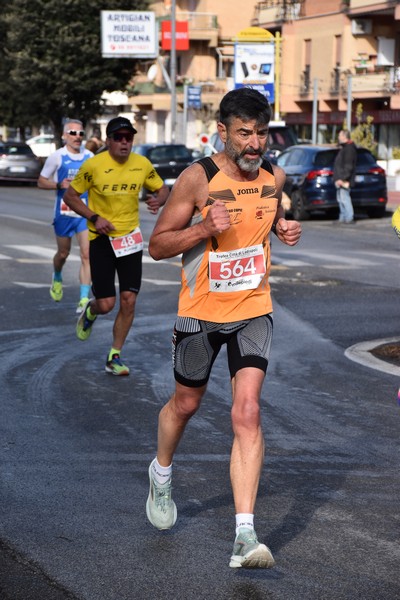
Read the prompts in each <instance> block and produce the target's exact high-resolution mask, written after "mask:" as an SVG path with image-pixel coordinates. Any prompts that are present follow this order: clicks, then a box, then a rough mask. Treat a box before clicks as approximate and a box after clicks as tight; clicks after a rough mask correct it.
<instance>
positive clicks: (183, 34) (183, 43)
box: [161, 21, 189, 50]
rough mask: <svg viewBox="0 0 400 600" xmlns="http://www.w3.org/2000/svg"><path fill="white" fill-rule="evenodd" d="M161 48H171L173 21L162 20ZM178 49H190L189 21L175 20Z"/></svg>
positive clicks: (176, 45) (176, 46)
mask: <svg viewBox="0 0 400 600" xmlns="http://www.w3.org/2000/svg"><path fill="white" fill-rule="evenodd" d="M161 48H162V49H163V50H171V21H161ZM175 48H176V50H189V24H188V22H187V21H176V22H175Z"/></svg>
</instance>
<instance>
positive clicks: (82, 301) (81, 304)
mask: <svg viewBox="0 0 400 600" xmlns="http://www.w3.org/2000/svg"><path fill="white" fill-rule="evenodd" d="M88 302H89V298H81V299H80V300H79V302H78V306H77V307H76V313H77V314H78V315H79V314H80V313H81V312H82V311H83V309H84V308H85V306H86V304H87V303H88Z"/></svg>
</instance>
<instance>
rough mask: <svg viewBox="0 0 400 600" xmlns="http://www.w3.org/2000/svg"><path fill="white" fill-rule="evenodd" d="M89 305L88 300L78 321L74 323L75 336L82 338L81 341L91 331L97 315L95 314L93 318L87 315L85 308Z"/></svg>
mask: <svg viewBox="0 0 400 600" xmlns="http://www.w3.org/2000/svg"><path fill="white" fill-rule="evenodd" d="M88 306H89V301H88V302H87V304H86V305H85V308H84V309H83V311H82V313H81V315H80V317H79V319H78V322H77V324H76V335H77V338H78V339H80V340H82V341H83V342H84V341H85V340H87V339H88V337H89V336H90V334H91V333H92V325H93V323H94V322H95V320H96V319H97V315H95V317H94V319H89V317H88V316H87V314H86V313H87V308H88Z"/></svg>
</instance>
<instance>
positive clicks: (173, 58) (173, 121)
mask: <svg viewBox="0 0 400 600" xmlns="http://www.w3.org/2000/svg"><path fill="white" fill-rule="evenodd" d="M171 11H172V14H171V66H170V73H171V144H175V139H176V0H172V4H171Z"/></svg>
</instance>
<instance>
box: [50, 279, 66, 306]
mask: <svg viewBox="0 0 400 600" xmlns="http://www.w3.org/2000/svg"><path fill="white" fill-rule="evenodd" d="M50 296H51V297H52V298H53V300H54V302H60V300H61V298H62V297H63V286H62V282H61V281H53V283H52V284H51V288H50Z"/></svg>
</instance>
